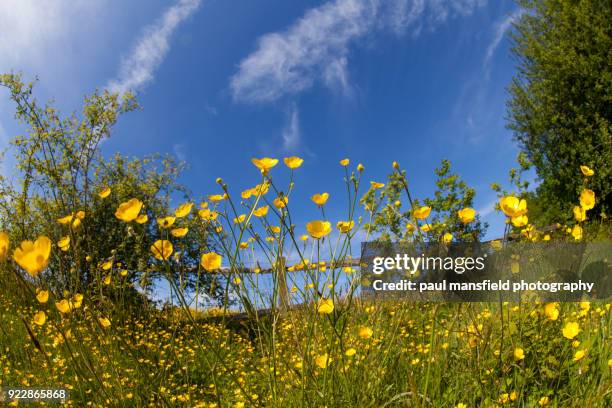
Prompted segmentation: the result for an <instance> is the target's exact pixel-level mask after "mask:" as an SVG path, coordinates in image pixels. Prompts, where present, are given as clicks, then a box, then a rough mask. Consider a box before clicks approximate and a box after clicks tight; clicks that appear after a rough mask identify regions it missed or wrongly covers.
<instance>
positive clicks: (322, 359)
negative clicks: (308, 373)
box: [315, 353, 331, 368]
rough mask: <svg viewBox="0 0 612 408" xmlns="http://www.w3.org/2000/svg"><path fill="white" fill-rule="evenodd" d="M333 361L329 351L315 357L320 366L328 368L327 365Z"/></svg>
mask: <svg viewBox="0 0 612 408" xmlns="http://www.w3.org/2000/svg"><path fill="white" fill-rule="evenodd" d="M329 363H331V358H330V357H329V356H328V355H327V353H324V354H321V355H318V356H317V357H316V358H315V364H316V365H317V367H319V368H327V366H328V365H329Z"/></svg>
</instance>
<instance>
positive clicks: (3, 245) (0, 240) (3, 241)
mask: <svg viewBox="0 0 612 408" xmlns="http://www.w3.org/2000/svg"><path fill="white" fill-rule="evenodd" d="M10 246H11V240H10V239H9V236H8V234H7V233H6V232H0V261H4V260H5V259H6V257H7V255H8V250H9V247H10Z"/></svg>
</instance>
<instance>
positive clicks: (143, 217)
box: [134, 214, 149, 224]
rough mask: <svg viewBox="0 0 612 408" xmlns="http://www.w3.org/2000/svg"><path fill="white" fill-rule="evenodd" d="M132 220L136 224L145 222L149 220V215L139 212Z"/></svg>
mask: <svg viewBox="0 0 612 408" xmlns="http://www.w3.org/2000/svg"><path fill="white" fill-rule="evenodd" d="M134 221H136V222H137V223H138V224H144V223H145V222H147V221H149V216H148V215H147V214H140V215H139V216H138V217H136V219H135V220H134Z"/></svg>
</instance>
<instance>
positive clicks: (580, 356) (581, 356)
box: [574, 349, 587, 361]
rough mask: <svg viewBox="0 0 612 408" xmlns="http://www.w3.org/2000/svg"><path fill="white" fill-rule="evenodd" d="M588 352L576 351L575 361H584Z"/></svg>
mask: <svg viewBox="0 0 612 408" xmlns="http://www.w3.org/2000/svg"><path fill="white" fill-rule="evenodd" d="M586 352H587V351H586V350H585V349H582V350H578V351H576V353H575V354H574V361H580V360H582V358H583V357H584V356H585V355H586Z"/></svg>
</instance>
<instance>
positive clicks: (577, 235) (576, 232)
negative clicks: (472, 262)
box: [571, 224, 582, 241]
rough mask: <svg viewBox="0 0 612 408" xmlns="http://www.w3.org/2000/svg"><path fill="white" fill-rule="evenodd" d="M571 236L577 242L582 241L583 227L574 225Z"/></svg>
mask: <svg viewBox="0 0 612 408" xmlns="http://www.w3.org/2000/svg"><path fill="white" fill-rule="evenodd" d="M571 234H572V237H574V239H575V240H576V241H580V240H581V239H582V227H581V226H580V225H578V224H576V225H574V228H572V232H571Z"/></svg>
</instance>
